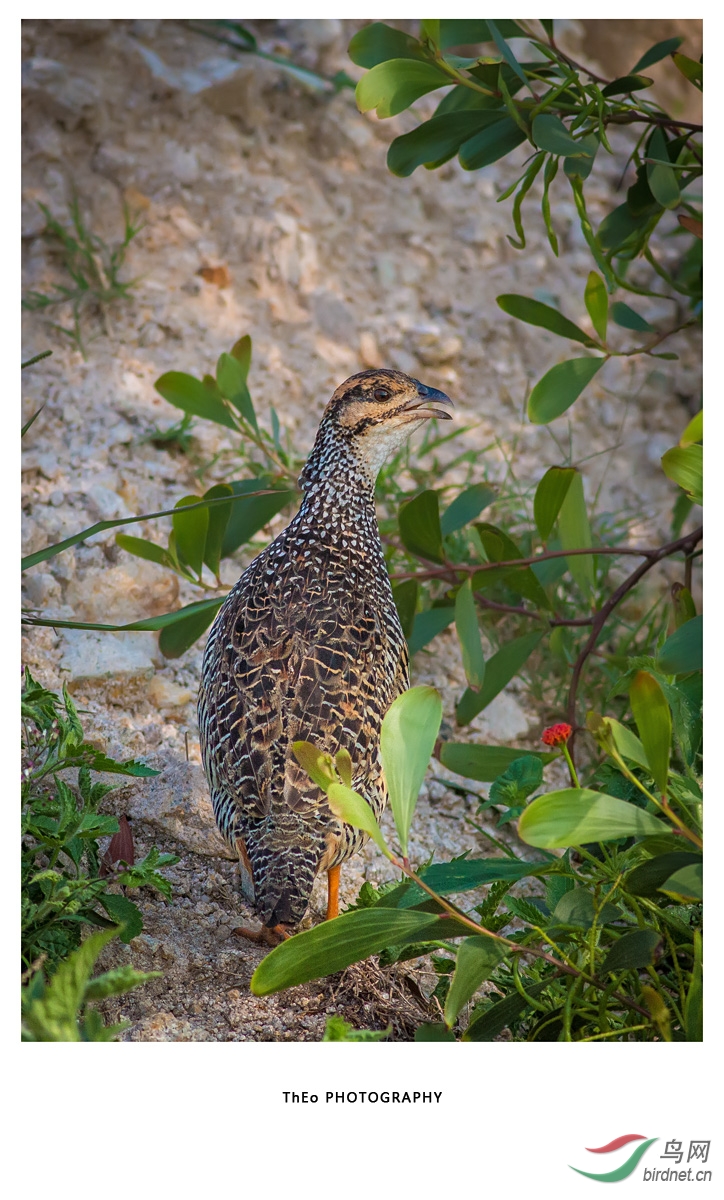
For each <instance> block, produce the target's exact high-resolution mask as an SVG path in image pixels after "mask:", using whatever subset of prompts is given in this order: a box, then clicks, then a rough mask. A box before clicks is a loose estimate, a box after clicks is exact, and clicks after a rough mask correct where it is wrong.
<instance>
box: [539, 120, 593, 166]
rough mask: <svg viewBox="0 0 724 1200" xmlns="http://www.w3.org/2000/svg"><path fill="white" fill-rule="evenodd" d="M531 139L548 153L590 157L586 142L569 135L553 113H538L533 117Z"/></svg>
mask: <svg viewBox="0 0 724 1200" xmlns="http://www.w3.org/2000/svg"><path fill="white" fill-rule="evenodd" d="M533 141H534V142H535V144H536V146H539V147H540V149H541V150H547V151H548V152H549V153H550V154H563V155H565V156H567V157H568V158H578V157H582V158H590V157H591V155H590V153H589V150H588V147H587V146H586V144H585V143H584V142H582V141H577V140H576V139H575V138H574V137H571V134H570V133H569V132H568V130H567V129H566V127H565V125H564V124H563V122H562V121H561V119H560V117H556V116H554V115H553V113H540V115H539V116H537V117H535V118H534V120H533Z"/></svg>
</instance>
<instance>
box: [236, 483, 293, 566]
mask: <svg viewBox="0 0 724 1200" xmlns="http://www.w3.org/2000/svg"><path fill="white" fill-rule="evenodd" d="M267 486H269V483H268V477H266V478H261V479H238V480H234V482H233V483H230V484H229V487H230V488H231V490H232V492H233V493H234V495H235V496H245V498H244V499H243V500H235V501H234V503H233V505H232V509H231V516H230V517H229V522H228V525H227V526H226V532H225V533H224V539H223V542H222V543H221V557H222V558H228V556H229V555H230V554H233V553H234V551H235V550H238V548H239V546H243V545H244V544H245V543H246V542H248V541H251V539H252V538H253V537H254V535H255V534H256V533H258V532H259V530H260V529H263V528H264V526H265V525H268V524H269V522H270V521H271V519H272V517H275V516H276V514H277V513H278V512H280V511H281V510H282V509H283V508H285V507H286V506H287V504H291V503H292V501H293V500H295V499H296V496H297V493H296V492H295V491H293V490H292V489H290V488H280V489H279V490H277V489H275V490H274V491H271V492H269V493H268V494H267V495H266V496H256V495H249V496H246V495H245V494H246V493H247V492H250V493H253V492H258V491H259V490H260V489H261V488H263V487H267Z"/></svg>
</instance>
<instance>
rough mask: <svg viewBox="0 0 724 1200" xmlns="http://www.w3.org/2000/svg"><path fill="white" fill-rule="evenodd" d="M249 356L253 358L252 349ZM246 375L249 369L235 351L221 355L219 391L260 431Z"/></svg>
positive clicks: (255, 429)
mask: <svg viewBox="0 0 724 1200" xmlns="http://www.w3.org/2000/svg"><path fill="white" fill-rule="evenodd" d="M249 341H251V339H249ZM237 345H238V343H237ZM249 357H250V358H251V351H250V352H249ZM247 370H248V368H247ZM246 376H247V371H245V370H244V362H243V361H241V362H240V361H239V359H238V358H237V357H236V355H234V354H233V353H232V354H222V355H221V356H220V357H219V361H218V363H217V365H216V383H217V385H218V388H219V391H220V392H221V394H222V396H223V397H224V398H225V399H226V400H230V401H231V403H232V404H233V405H234V408H236V409H238V411H239V412H240V413H241V415H242V417H244V419H245V420H246V421H248V423H249V424H250V425H251V427H252V429H253V430H254V431H255V432H256V433H258V432H259V426H258V424H257V420H256V413H255V412H254V405H253V404H252V402H251V396H250V395H249V389H248V387H247V386H246Z"/></svg>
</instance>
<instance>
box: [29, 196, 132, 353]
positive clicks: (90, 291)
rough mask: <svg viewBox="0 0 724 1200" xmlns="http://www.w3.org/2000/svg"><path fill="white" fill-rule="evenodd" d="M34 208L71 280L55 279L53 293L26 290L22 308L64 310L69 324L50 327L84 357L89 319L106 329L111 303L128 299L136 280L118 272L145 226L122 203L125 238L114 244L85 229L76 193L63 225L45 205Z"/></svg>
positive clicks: (54, 324)
mask: <svg viewBox="0 0 724 1200" xmlns="http://www.w3.org/2000/svg"><path fill="white" fill-rule="evenodd" d="M38 207H39V208H40V210H41V211H42V213H43V216H44V217H45V222H46V224H45V236H46V237H48V239H49V240H50V242H51V244H52V245H53V246H54V248H55V249H56V250H57V251H58V257H59V260H60V263H61V265H62V267H63V268H64V270H65V272H66V274H67V275H69V276H70V279H71V283H69V284H67V283H58V284H56V285H55V289H54V290H53V291H51V292H36V291H30V292H28V294H27V295H26V297H25V299H24V300H23V308H25V309H27V310H29V311H30V312H43V313H47V312H49V311H50V310H55V309H58V308H64V310H65V311H68V313H69V315H70V321H71V323H70V325H62V324H60V323H59V322H57V321H51V322H50V326H51V328H52V329H57V330H58V332H59V333H62V334H64V335H65V336H66V337H68V338H70V340H71V342H72V343H73V345H74V346H75V348H76V349H77V350H79V351H80V353H81V354H82V355H83V358H86V342H87V340H88V337H89V334H88V333H87V332H86V329H87V327H88V319H90V320H92V319H96V320H98V319H100V321H101V323H102V325H103V327H104V329H105V332H106V333H108V309H109V307H110V306H111V305H112V304H114V303H115V302H117V301H119V300H124V299H127V298H128V296H129V295H130V293H131V291H132V289H133V287H134V286H135V284H136V282H137V281H136V280H135V279H125V280H124V279H122V278H121V273H122V271H123V267H124V264H125V260H126V254H127V251H128V247H129V246H130V244H131V242H132V241H133V239H134V238H135V237H136V236H137V234H138V233H139V232H140V230H141V229H142V227H143V226H142V223H141V222H140V221H139V220H138V217H136V216H134V215H132V214H131V213H130V212H129V210H128V209H127V208H124V211H123V225H124V229H123V238H122V240H121V241H120V242H119V243H118V244H117V245H114V246H113V245H109V244H108V242H106V241H104V239H103V238H102V237H100V236H99V235H98V234H97V233H94V232H93V231H92V229H90V228H89V226H88V224H87V222H86V220H85V218H84V217H83V214H82V212H81V207H80V202H79V200H78V198H77V197H74V198H73V200H72V201H71V203H70V205H69V210H68V217H69V224H67V225H65V224H63V223H62V222H60V221H58V220H56V218H55V217H54V216H52V214H51V212H50V210H49V209H48V208H47V207H46V206H45V205H44V204H40V205H39V206H38ZM90 336H97V334H96V335H90ZM34 361H36V360H34Z"/></svg>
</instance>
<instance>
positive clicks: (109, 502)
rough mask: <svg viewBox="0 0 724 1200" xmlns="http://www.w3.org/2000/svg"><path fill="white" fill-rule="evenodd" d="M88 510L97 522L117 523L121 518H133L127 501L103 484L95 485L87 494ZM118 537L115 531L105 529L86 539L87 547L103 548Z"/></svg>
mask: <svg viewBox="0 0 724 1200" xmlns="http://www.w3.org/2000/svg"><path fill="white" fill-rule="evenodd" d="M86 500H87V503H88V508H89V509H90V511H91V513H92V515H93V516H94V517H95V518H96V520H97V521H115V520H117V519H118V518H119V517H132V516H133V513H132V512H131V510H130V509H129V508H128V507H127V505H126V502H125V500H124V499H123V498H122V497H121V496H119V495H118V492H114V491H112V490H111V488H108V487H104V486H103V484H102V483H94V484H93V485H92V486H91V487H89V488H88V491H87V492H86ZM115 536H116V530H115V529H103V530H101V531H100V533H94V534H93V535H92V536H91V537H89V538H86V545H87V546H102V545H105V543H106V542H112V541H113V539H114V538H115Z"/></svg>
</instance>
